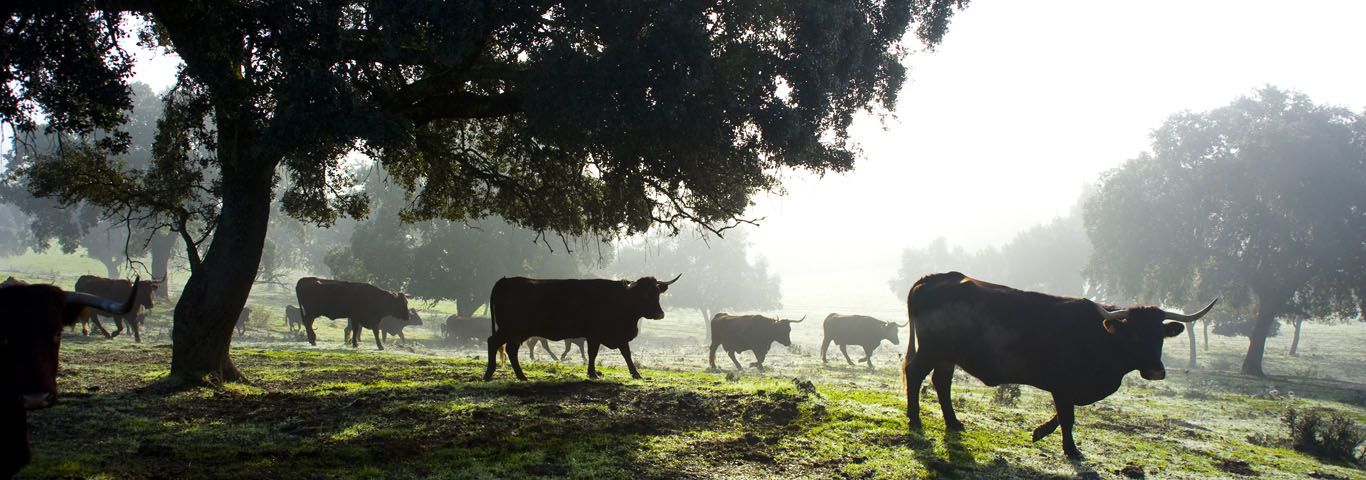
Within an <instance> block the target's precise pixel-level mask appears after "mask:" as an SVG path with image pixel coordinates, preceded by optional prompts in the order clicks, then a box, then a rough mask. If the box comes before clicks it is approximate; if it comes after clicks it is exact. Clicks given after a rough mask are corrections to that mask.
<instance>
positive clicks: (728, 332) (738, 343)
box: [707, 313, 806, 371]
mask: <svg viewBox="0 0 1366 480" xmlns="http://www.w3.org/2000/svg"><path fill="white" fill-rule="evenodd" d="M803 320H806V316H805V315H803V316H802V318H801V320H782V319H773V318H768V317H765V316H762V315H731V314H728V313H718V314H716V315H713V316H712V317H711V351H710V353H708V355H707V363H708V364H709V365H711V369H712V370H719V369H718V368H716V347H722V348H725V350H726V355H729V356H730V361H731V363H734V364H735V369H736V370H743V369H744V368H743V367H741V366H740V361H739V360H736V359H735V353H736V352H743V351H746V350H752V351H753V352H754V358H755V362H754V363H752V364H750V365H751V366H754V367H756V368H758V369H759V371H763V370H764V357H767V356H768V349H769V348H770V347H772V346H773V342H778V343H781V344H782V345H783V346H785V347H790V346H792V324H794V323H801V322H802V321H803Z"/></svg>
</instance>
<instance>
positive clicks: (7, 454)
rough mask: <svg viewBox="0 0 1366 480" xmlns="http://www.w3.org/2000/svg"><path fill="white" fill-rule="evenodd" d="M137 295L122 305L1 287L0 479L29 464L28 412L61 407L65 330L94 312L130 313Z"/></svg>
mask: <svg viewBox="0 0 1366 480" xmlns="http://www.w3.org/2000/svg"><path fill="white" fill-rule="evenodd" d="M7 283H8V282H7ZM136 293H137V292H134V291H130V292H128V295H127V300H125V301H124V302H123V303H118V302H117V301H115V300H109V299H106V298H101V297H96V296H94V295H89V294H85V293H80V292H64V291H62V289H61V288H58V287H55V286H52V285H27V284H23V282H17V283H11V284H10V285H9V286H6V287H4V288H0V306H3V308H0V478H10V477H13V476H14V475H15V474H16V473H18V472H19V469H21V468H24V465H28V462H29V459H30V456H31V454H30V451H29V445H28V422H27V418H26V417H27V414H26V412H25V411H26V410H32V409H39V408H46V407H49V406H52V404H54V403H56V402H57V352H58V350H59V349H60V348H61V341H62V327H63V326H71V325H74V324H75V323H76V322H77V321H78V320H79V319H80V318H81V317H84V316H87V315H89V314H90V313H91V312H90V309H91V308H94V309H100V310H102V311H105V312H108V313H111V314H115V315H119V314H123V313H127V312H129V311H131V310H132V309H133V308H134V304H135V302H134V298H135V294H136Z"/></svg>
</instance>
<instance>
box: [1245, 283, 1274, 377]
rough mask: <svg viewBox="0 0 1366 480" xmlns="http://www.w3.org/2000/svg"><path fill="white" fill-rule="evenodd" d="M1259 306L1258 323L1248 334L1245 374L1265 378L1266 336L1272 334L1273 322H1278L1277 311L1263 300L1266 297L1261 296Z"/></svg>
mask: <svg viewBox="0 0 1366 480" xmlns="http://www.w3.org/2000/svg"><path fill="white" fill-rule="evenodd" d="M1259 297H1261V298H1259V300H1258V302H1257V303H1258V305H1257V323H1255V324H1253V326H1252V332H1250V333H1249V334H1248V346H1247V356H1246V357H1243V374H1244V375H1252V376H1254V377H1265V376H1266V373H1265V372H1263V371H1262V358H1263V357H1264V356H1265V353H1266V336H1267V334H1268V333H1271V322H1274V321H1276V313H1275V309H1274V308H1272V307H1271V306H1270V305H1267V302H1266V301H1265V300H1263V299H1264V298H1265V297H1262V296H1260V295H1259Z"/></svg>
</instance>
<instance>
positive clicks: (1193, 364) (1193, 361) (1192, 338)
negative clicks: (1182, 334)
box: [1186, 328, 1200, 368]
mask: <svg viewBox="0 0 1366 480" xmlns="http://www.w3.org/2000/svg"><path fill="white" fill-rule="evenodd" d="M1186 338H1188V339H1190V344H1191V358H1190V361H1189V362H1186V368H1200V364H1199V362H1197V361H1196V358H1195V351H1196V348H1195V329H1194V328H1187V329H1186Z"/></svg>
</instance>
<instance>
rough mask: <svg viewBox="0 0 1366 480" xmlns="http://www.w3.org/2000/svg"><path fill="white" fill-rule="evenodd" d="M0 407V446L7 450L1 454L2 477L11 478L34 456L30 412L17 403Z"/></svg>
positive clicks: (0, 467)
mask: <svg viewBox="0 0 1366 480" xmlns="http://www.w3.org/2000/svg"><path fill="white" fill-rule="evenodd" d="M6 381H9V380H6ZM0 408H3V410H0V411H2V412H3V413H0V448H4V452H5V454H4V455H3V456H0V478H10V477H13V476H15V475H16V474H18V473H19V470H22V469H23V468H24V466H25V465H28V463H29V460H30V459H31V456H32V454H31V453H30V450H29V446H28V420H27V415H28V414H27V413H26V412H25V411H24V409H23V408H21V407H19V406H18V405H17V404H16V405H8V404H7V405H4V406H3V407H0Z"/></svg>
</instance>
